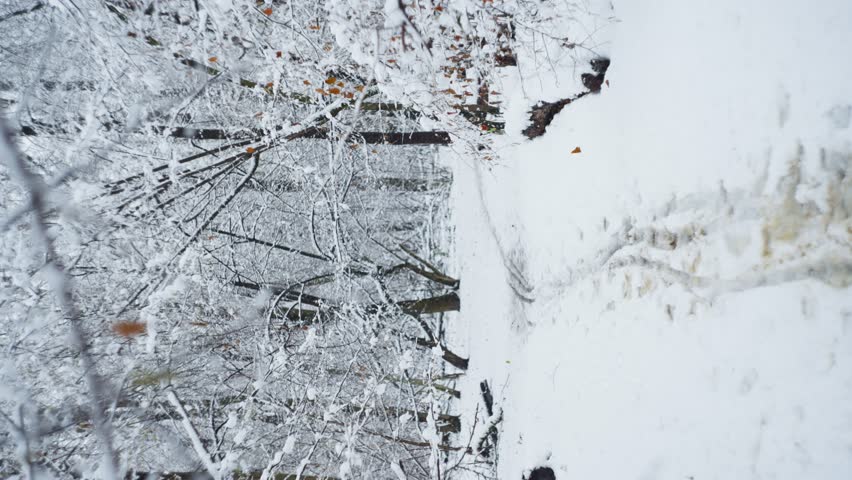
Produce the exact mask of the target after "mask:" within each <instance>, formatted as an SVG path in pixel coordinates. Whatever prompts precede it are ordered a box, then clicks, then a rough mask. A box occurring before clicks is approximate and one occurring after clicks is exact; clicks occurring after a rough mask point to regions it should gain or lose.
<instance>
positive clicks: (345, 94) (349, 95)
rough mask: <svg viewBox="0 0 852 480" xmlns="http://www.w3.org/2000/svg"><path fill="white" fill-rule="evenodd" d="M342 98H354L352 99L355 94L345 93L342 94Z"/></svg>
mask: <svg viewBox="0 0 852 480" xmlns="http://www.w3.org/2000/svg"><path fill="white" fill-rule="evenodd" d="M343 97H344V98H354V97H355V94H354V93H352V92H345V93H344V94H343Z"/></svg>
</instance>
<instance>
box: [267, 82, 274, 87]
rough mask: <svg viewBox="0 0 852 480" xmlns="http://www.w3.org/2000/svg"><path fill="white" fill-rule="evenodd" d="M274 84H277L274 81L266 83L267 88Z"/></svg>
mask: <svg viewBox="0 0 852 480" xmlns="http://www.w3.org/2000/svg"><path fill="white" fill-rule="evenodd" d="M274 86H275V84H274V83H272V82H269V83H267V84H266V88H272V87H274Z"/></svg>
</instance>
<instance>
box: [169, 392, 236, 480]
mask: <svg viewBox="0 0 852 480" xmlns="http://www.w3.org/2000/svg"><path fill="white" fill-rule="evenodd" d="M166 398H167V399H168V400H169V403H171V404H172V406H173V407H174V408H175V410H177V412H178V413H179V414H180V417H181V423H182V424H183V428H184V430H186V434H187V435H188V436H189V440H190V441H191V442H192V448H193V449H194V450H195V454H196V455H198V459H199V460H201V463H203V464H204V468H205V469H206V470H207V472H208V473H209V474H210V476H212V477H213V479H214V480H219V479H220V478H221V475H222V474H221V472H219V466H218V465H216V463H215V462H213V459H212V457H211V456H210V454H209V453H208V452H207V449H206V448H204V444H203V443H201V438H200V437H199V436H198V430H196V429H195V427H194V426H193V425H192V422H191V421H190V420H189V415H188V414H187V413H186V409H185V408H184V407H183V404H182V403H181V401H180V399H179V398H178V397H177V394H175V392H174V391H172V390H169V391H168V392H166Z"/></svg>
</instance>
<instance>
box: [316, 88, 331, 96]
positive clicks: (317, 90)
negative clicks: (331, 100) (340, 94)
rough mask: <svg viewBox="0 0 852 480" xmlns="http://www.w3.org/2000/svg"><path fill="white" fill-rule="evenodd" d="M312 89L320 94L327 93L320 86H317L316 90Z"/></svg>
mask: <svg viewBox="0 0 852 480" xmlns="http://www.w3.org/2000/svg"><path fill="white" fill-rule="evenodd" d="M314 91H315V92H317V93H319V94H320V95H328V92H326V91H325V90H323V89H321V88H317V89H316V90H314Z"/></svg>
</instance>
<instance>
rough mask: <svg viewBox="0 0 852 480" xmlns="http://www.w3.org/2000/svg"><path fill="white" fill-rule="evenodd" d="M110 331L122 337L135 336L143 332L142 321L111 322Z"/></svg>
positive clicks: (143, 325)
mask: <svg viewBox="0 0 852 480" xmlns="http://www.w3.org/2000/svg"><path fill="white" fill-rule="evenodd" d="M112 331H113V332H115V334H116V335H120V336H122V337H135V336H136V335H142V334H143V333H145V324H144V323H143V322H116V323H113V324H112Z"/></svg>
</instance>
